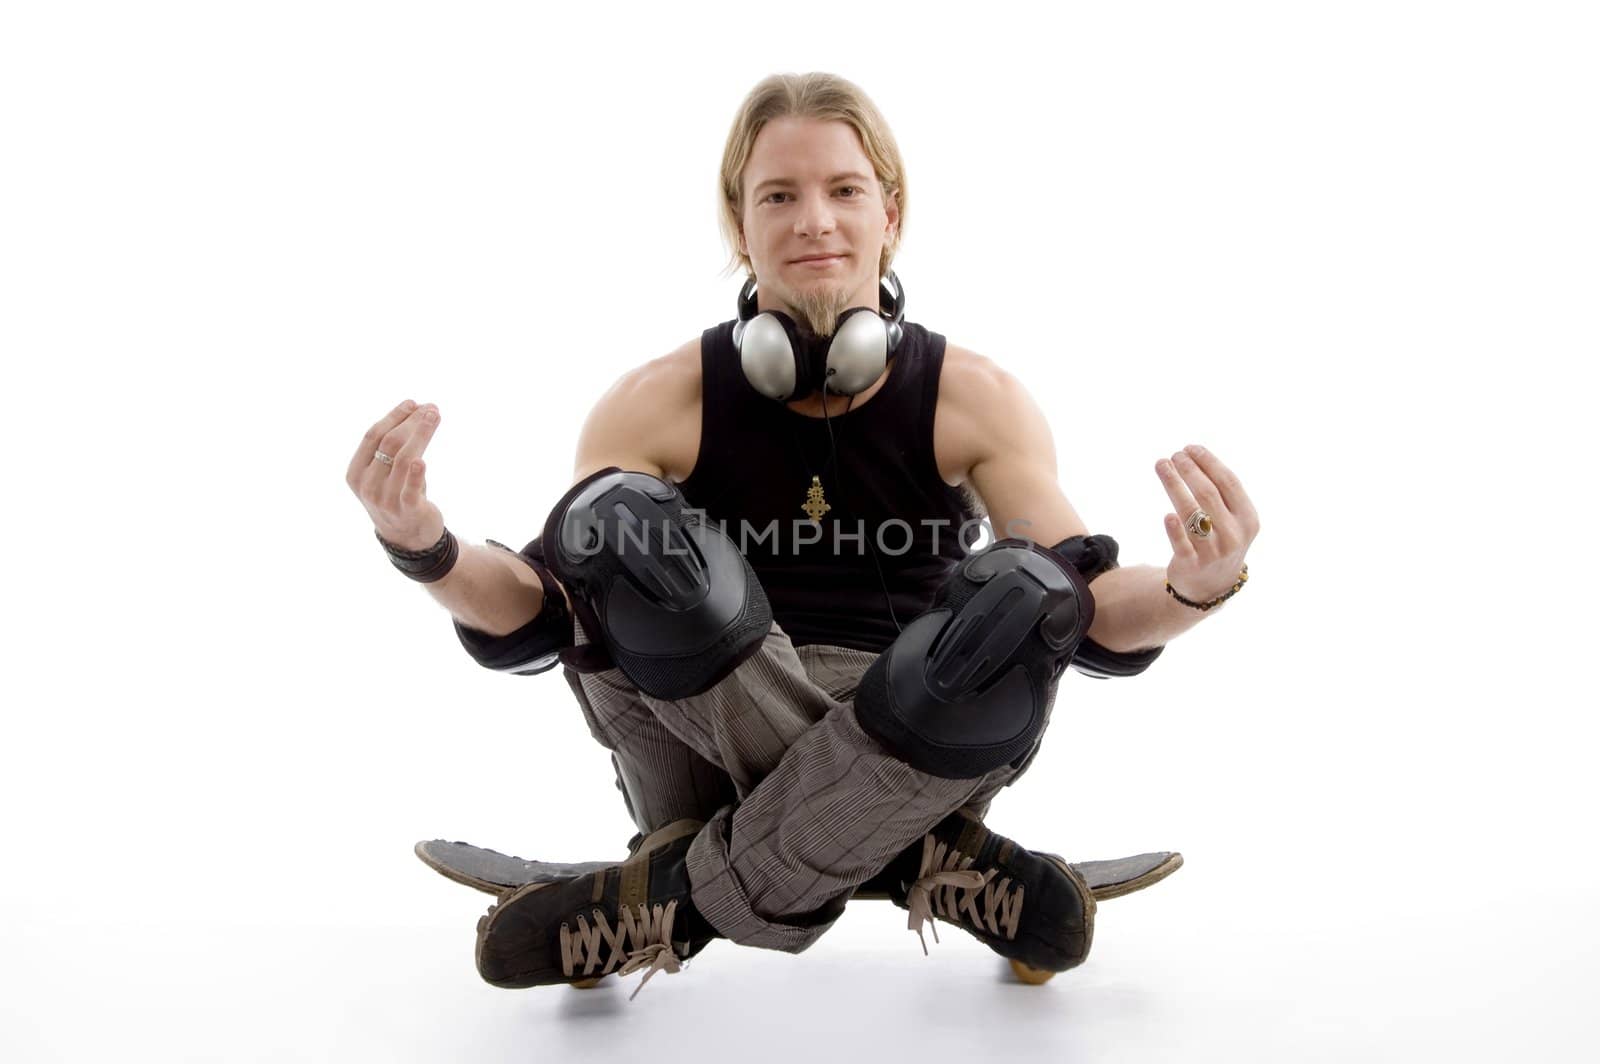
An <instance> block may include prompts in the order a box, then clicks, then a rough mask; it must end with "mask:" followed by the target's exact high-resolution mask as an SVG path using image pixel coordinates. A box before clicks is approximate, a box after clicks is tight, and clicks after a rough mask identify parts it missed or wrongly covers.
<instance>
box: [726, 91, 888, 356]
mask: <svg viewBox="0 0 1600 1064" xmlns="http://www.w3.org/2000/svg"><path fill="white" fill-rule="evenodd" d="M743 193H744V212H743V215H742V217H741V219H740V223H741V225H742V227H743V230H744V232H743V235H742V240H741V247H742V250H743V251H744V253H745V254H746V255H748V256H749V257H750V261H751V263H752V264H753V265H754V266H755V274H756V284H757V287H758V297H757V304H758V306H759V307H760V309H762V310H783V309H785V308H790V309H798V308H801V307H803V306H805V305H806V304H811V305H812V306H817V305H819V304H821V305H826V304H833V305H835V306H837V308H838V310H843V309H845V308H847V307H857V306H859V307H872V308H873V309H876V308H877V306H878V261H879V257H880V255H881V254H882V252H883V246H884V244H885V243H886V242H887V241H888V239H889V237H890V234H892V233H893V232H894V227H895V226H896V225H897V224H899V221H900V211H899V208H898V207H897V206H896V205H895V204H894V203H885V202H884V198H883V189H882V187H881V186H880V185H879V184H878V179H877V176H876V174H875V173H874V172H873V169H872V162H871V160H869V159H868V158H867V154H866V152H865V151H864V150H862V147H861V140H860V138H859V137H857V136H856V131H855V130H854V129H852V128H851V127H850V126H849V125H847V124H845V123H844V122H821V121H817V120H816V119H811V118H779V119H774V120H773V121H771V122H768V123H767V124H766V125H765V126H763V127H762V129H761V132H760V133H759V134H757V136H756V142H755V144H754V145H753V146H752V148H751V151H750V161H749V162H748V163H746V164H745V168H744V188H743ZM830 328H831V323H830Z"/></svg>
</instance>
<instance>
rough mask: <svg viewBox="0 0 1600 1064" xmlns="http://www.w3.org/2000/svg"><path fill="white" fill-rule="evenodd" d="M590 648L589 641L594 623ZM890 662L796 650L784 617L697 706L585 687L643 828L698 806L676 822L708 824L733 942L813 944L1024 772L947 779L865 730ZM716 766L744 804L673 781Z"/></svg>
mask: <svg viewBox="0 0 1600 1064" xmlns="http://www.w3.org/2000/svg"><path fill="white" fill-rule="evenodd" d="M577 639H578V641H579V643H580V644H581V643H583V642H587V641H588V640H587V639H586V637H585V635H584V634H583V632H582V627H581V625H579V626H578V632H577ZM876 657H877V655H875V654H871V653H868V652H865V651H857V650H851V649H848V648H843V647H828V646H807V647H801V648H796V647H795V646H794V645H793V643H792V642H791V641H790V639H789V637H788V636H787V635H786V634H785V633H784V632H783V630H782V629H781V628H780V627H778V625H777V624H774V625H773V626H772V628H771V630H770V631H769V633H768V635H767V637H766V640H765V641H764V642H763V645H762V646H761V648H760V649H759V650H758V651H757V652H756V654H754V655H753V656H752V657H750V658H749V659H748V660H746V661H745V662H743V663H742V664H740V666H739V667H738V668H737V669H735V670H734V671H733V672H732V673H730V674H729V675H728V676H727V677H725V678H724V679H723V680H722V681H721V682H719V683H718V684H716V685H715V686H714V687H712V688H711V689H709V690H707V691H705V692H702V693H701V694H698V695H693V696H691V697H689V698H685V699H679V700H676V701H665V700H662V699H657V698H654V697H652V696H649V695H645V694H644V693H642V692H640V691H639V690H638V689H637V688H636V687H634V686H633V685H632V683H631V682H630V681H629V680H628V679H627V678H626V677H625V676H623V674H622V672H621V670H619V669H608V670H604V671H600V672H594V673H586V674H582V675H581V676H576V679H575V680H573V681H571V682H573V683H574V688H575V692H577V693H578V694H579V695H580V701H581V702H584V703H585V705H586V708H587V710H588V712H589V713H590V716H591V729H592V730H593V731H594V732H595V734H596V737H597V738H599V739H600V740H601V742H602V743H605V744H606V745H607V746H608V747H610V748H611V749H612V750H613V751H615V753H616V758H617V760H618V767H619V773H620V774H621V775H622V776H623V778H624V788H625V794H627V795H629V796H630V807H634V806H637V807H641V810H640V811H639V812H638V813H637V815H636V820H637V821H638V822H639V823H640V827H641V830H646V829H645V823H646V821H647V820H648V821H649V822H650V823H651V824H652V825H653V826H660V823H661V822H659V821H657V820H655V819H654V818H653V817H652V816H649V815H646V814H645V813H644V812H643V810H663V811H666V810H689V809H693V810H694V811H682V812H678V814H677V815H679V816H690V817H692V818H694V819H697V820H705V821H707V824H706V827H705V828H704V829H703V830H702V831H701V833H700V834H699V836H698V837H697V838H696V839H695V841H694V843H693V844H692V846H691V848H690V851H689V856H688V865H689V877H690V882H691V883H692V884H693V891H694V892H693V895H692V896H693V898H694V902H695V907H696V908H697V909H698V910H700V912H701V914H702V915H704V916H705V917H706V919H708V920H709V921H710V922H711V924H712V925H713V926H714V927H716V928H717V930H718V931H720V932H721V933H722V934H724V935H725V936H727V937H728V938H729V939H731V940H732V941H735V942H739V943H741V944H745V945H752V946H763V947H767V948H772V949H781V950H786V951H789V952H799V951H800V950H803V949H805V948H806V947H807V946H809V945H810V944H811V943H812V942H814V941H815V940H816V939H817V938H818V937H820V936H821V934H822V933H823V932H824V931H826V930H827V928H828V927H829V926H831V924H832V923H833V921H834V920H835V919H837V918H838V916H839V914H840V913H842V912H843V911H844V905H845V903H846V901H848V899H849V896H850V894H851V893H852V892H853V891H854V890H855V888H856V887H857V886H859V885H860V884H861V883H863V882H865V881H866V880H868V879H870V878H871V877H872V876H874V875H876V874H877V873H878V872H879V871H881V870H882V869H883V867H884V866H885V865H887V864H888V863H889V861H891V860H892V859H893V858H894V857H896V856H898V855H899V853H900V852H901V851H902V850H904V849H905V848H906V847H907V846H909V845H911V844H912V843H915V842H917V841H918V840H920V839H921V837H922V836H923V835H924V834H925V833H926V832H927V831H928V829H930V828H931V827H933V825H935V824H937V823H938V822H939V821H940V820H942V819H944V817H946V816H948V815H949V814H950V813H952V812H954V811H955V810H957V809H960V808H962V807H963V806H966V805H968V804H969V803H971V802H973V801H974V800H977V801H980V802H981V803H982V804H983V805H984V806H986V805H987V802H988V799H989V798H992V796H993V794H994V793H995V792H997V791H998V790H999V789H1000V788H1002V787H1003V786H1005V784H1006V783H1008V782H1009V781H1010V780H1011V779H1012V778H1013V777H1014V776H1015V774H1016V771H1017V770H1016V769H1014V768H1012V767H1011V766H1003V767H1002V768H999V769H996V770H994V771H993V772H990V773H988V774H986V775H984V776H981V777H978V778H975V779H968V780H947V779H942V778H940V777H935V776H931V775H928V774H927V773H922V772H918V771H916V770H915V769H912V768H911V767H910V766H909V765H906V764H905V763H904V762H902V761H900V760H899V759H897V758H895V757H892V756H890V755H889V754H888V752H887V751H885V750H883V749H882V747H880V746H879V745H878V743H877V741H876V740H875V739H873V738H871V737H870V736H868V735H867V734H866V733H865V732H864V731H862V730H861V728H860V725H859V724H858V723H857V722H856V718H855V709H854V705H853V698H854V694H855V687H856V684H857V682H858V681H859V679H860V677H861V675H862V673H864V672H865V671H866V669H867V667H868V666H869V665H870V664H871V663H872V661H873V660H874V659H875V658H876ZM1054 694H1055V692H1054V689H1053V688H1052V690H1051V696H1050V697H1051V701H1052V702H1053V700H1054ZM1047 712H1048V710H1047ZM672 740H676V742H673V741H672ZM685 754H692V755H694V756H693V757H685V756H684V755H685ZM705 766H710V767H711V768H713V769H716V770H720V771H722V772H724V773H726V775H727V777H728V779H729V780H730V781H731V782H732V785H733V790H734V794H735V798H736V800H737V801H738V802H739V803H740V804H738V805H737V806H735V805H733V804H724V805H723V806H721V807H720V808H718V809H716V810H708V809H707V805H708V803H709V802H710V801H714V800H716V798H715V797H714V794H715V792H714V791H713V790H710V789H706V788H699V789H697V788H695V787H694V786H693V785H690V784H686V783H685V782H684V781H683V780H682V779H681V778H679V779H674V778H673V776H672V773H673V772H674V771H694V770H697V771H700V772H701V773H704V771H705ZM702 778H703V776H702ZM724 793H725V792H724ZM659 815H667V814H666V813H665V812H662V813H660V814H659ZM666 822H670V820H669V821H666Z"/></svg>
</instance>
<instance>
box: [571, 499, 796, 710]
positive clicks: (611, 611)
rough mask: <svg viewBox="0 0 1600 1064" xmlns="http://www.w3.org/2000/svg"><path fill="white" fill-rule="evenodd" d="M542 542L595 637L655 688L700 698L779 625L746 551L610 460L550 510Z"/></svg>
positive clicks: (666, 694) (626, 669)
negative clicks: (772, 628) (747, 559)
mask: <svg viewBox="0 0 1600 1064" xmlns="http://www.w3.org/2000/svg"><path fill="white" fill-rule="evenodd" d="M543 540H544V544H545V552H546V557H547V560H548V563H549V565H550V569H551V571H553V572H554V573H555V575H556V578H557V579H559V580H560V581H561V583H562V584H563V585H564V586H565V587H566V589H567V593H568V594H569V595H570V596H571V597H572V599H573V604H574V608H575V610H576V612H577V614H578V619H579V620H580V621H582V622H583V626H584V629H585V630H586V631H587V632H588V633H589V634H590V638H591V639H593V640H595V641H596V642H600V643H603V644H604V645H605V647H606V649H607V650H608V651H609V652H610V654H611V660H612V661H613V662H615V663H616V665H617V667H618V668H619V669H621V670H622V672H623V675H625V676H627V677H628V679H630V680H632V681H633V682H634V684H635V685H636V686H637V687H638V688H639V690H641V691H643V692H644V693H645V694H647V695H651V696H653V697H656V698H667V699H677V698H687V697H688V696H690V695H696V694H699V693H700V692H702V691H704V690H706V689H707V688H709V687H711V686H712V685H714V684H715V683H717V681H719V680H721V679H722V678H723V677H725V676H727V675H728V673H730V672H732V671H733V670H734V669H735V668H736V667H737V666H738V665H739V663H740V662H742V661H744V660H745V659H746V658H748V657H750V655H752V654H754V653H755V652H756V650H757V649H758V648H759V647H760V646H761V641H762V640H763V639H764V638H766V635H767V631H768V630H769V629H770V628H771V627H772V607H771V606H770V605H768V603H767V595H766V592H765V591H763V590H762V588H761V582H760V581H759V580H758V579H756V574H755V570H753V569H751V568H750V563H749V562H747V561H746V560H745V558H744V555H742V554H740V553H739V551H738V549H737V548H736V547H734V545H733V543H732V542H731V541H730V540H729V539H728V537H727V536H726V535H725V534H723V532H722V531H721V530H720V529H718V528H716V527H715V526H712V525H709V524H706V523H705V521H704V520H703V519H702V518H701V517H700V515H699V514H697V513H695V512H693V511H687V512H686V504H685V500H684V498H683V495H682V494H681V493H680V492H679V491H678V489H677V488H676V487H675V486H674V485H671V484H668V483H666V482H665V481H663V480H659V479H657V478H656V477H653V476H650V475H649V474H648V473H630V472H624V471H622V470H620V469H617V468H616V467H612V468H610V469H604V470H601V471H600V472H598V473H595V474H593V475H592V476H589V477H586V478H584V479H583V480H582V481H580V482H579V483H577V484H575V485H574V486H573V487H572V489H571V490H570V491H568V492H567V494H566V495H565V496H563V497H562V499H561V501H560V502H558V503H557V504H556V507H555V509H554V510H552V511H551V513H550V518H549V520H548V521H547V522H546V524H545V529H544V537H543Z"/></svg>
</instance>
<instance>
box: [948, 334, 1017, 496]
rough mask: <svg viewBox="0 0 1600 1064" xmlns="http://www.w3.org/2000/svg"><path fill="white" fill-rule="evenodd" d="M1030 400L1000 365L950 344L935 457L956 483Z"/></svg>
mask: <svg viewBox="0 0 1600 1064" xmlns="http://www.w3.org/2000/svg"><path fill="white" fill-rule="evenodd" d="M1026 402H1027V394H1026V392H1025V391H1023V389H1022V385H1021V383H1020V382H1018V381H1017V379H1016V378H1015V377H1014V376H1012V375H1011V374H1010V373H1007V372H1006V371H1005V369H1004V368H1002V367H1001V366H1000V365H999V363H997V362H995V361H994V360H993V359H991V358H986V357H985V356H983V355H980V354H978V353H977V352H976V351H973V350H971V349H969V348H965V347H959V346H957V345H955V344H946V345H945V352H944V365H943V367H942V368H941V369H940V371H939V399H938V406H937V408H936V410H935V411H934V419H933V447H934V456H935V458H936V460H937V461H938V463H939V474H940V476H942V477H943V478H944V479H945V482H946V483H948V484H951V485H959V484H962V483H965V481H966V480H967V477H968V475H969V474H970V473H971V471H972V467H973V466H974V465H976V464H977V463H978V462H979V461H981V460H982V459H983V458H984V457H985V456H986V454H987V450H988V447H989V446H990V445H991V444H992V443H993V441H994V439H995V437H996V435H997V434H998V433H1002V432H1004V431H1005V429H1006V426H1007V425H1008V424H1010V423H1012V421H1013V419H1014V417H1015V416H1016V415H1017V413H1018V410H1019V404H1023V403H1026Z"/></svg>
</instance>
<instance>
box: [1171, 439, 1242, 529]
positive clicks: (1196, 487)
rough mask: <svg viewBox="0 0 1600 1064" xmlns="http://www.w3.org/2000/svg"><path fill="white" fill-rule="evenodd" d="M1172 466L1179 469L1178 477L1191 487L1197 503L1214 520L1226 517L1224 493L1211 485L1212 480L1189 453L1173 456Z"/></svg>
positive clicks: (1190, 489)
mask: <svg viewBox="0 0 1600 1064" xmlns="http://www.w3.org/2000/svg"><path fill="white" fill-rule="evenodd" d="M1172 464H1173V465H1174V466H1176V467H1177V469H1178V475H1179V476H1181V477H1182V478H1183V482H1184V483H1185V484H1187V485H1188V486H1189V491H1190V492H1192V493H1193V495H1194V497H1195V501H1196V502H1198V503H1199V504H1200V505H1201V506H1202V507H1203V508H1204V509H1205V511H1206V513H1208V514H1210V515H1211V517H1212V518H1213V519H1215V518H1218V517H1223V516H1226V514H1227V510H1228V507H1227V504H1226V503H1224V502H1223V501H1222V493H1221V492H1219V491H1218V490H1217V486H1216V485H1215V484H1213V483H1211V478H1210V477H1208V476H1206V472H1205V470H1203V469H1201V468H1200V466H1199V465H1197V464H1196V463H1195V460H1194V458H1193V456H1192V455H1190V454H1189V452H1188V451H1179V452H1177V453H1176V454H1174V455H1173V456H1172Z"/></svg>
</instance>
